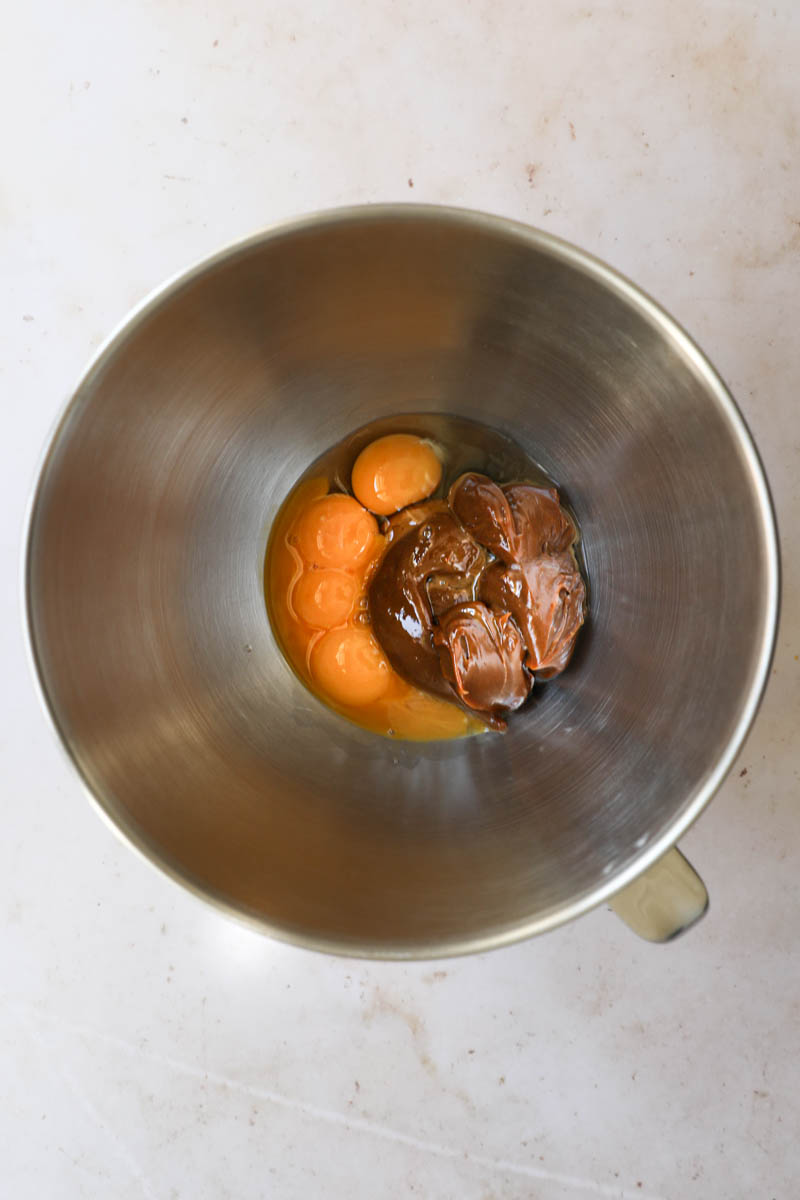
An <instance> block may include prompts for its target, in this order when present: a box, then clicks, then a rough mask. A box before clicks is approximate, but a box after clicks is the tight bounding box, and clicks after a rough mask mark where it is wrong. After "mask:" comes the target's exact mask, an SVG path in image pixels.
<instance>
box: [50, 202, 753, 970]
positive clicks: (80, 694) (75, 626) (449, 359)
mask: <svg viewBox="0 0 800 1200" xmlns="http://www.w3.org/2000/svg"><path fill="white" fill-rule="evenodd" d="M437 414H453V415H455V416H457V417H460V418H464V419H466V420H473V421H479V422H482V423H484V424H489V425H491V426H492V427H494V428H495V429H496V430H497V431H498V432H500V433H502V434H504V435H506V436H508V437H511V438H512V439H513V440H514V441H515V442H516V443H517V444H518V445H519V446H520V447H521V448H522V450H523V451H524V452H525V453H526V454H528V455H529V456H531V457H532V458H534V459H535V460H536V461H538V462H539V463H540V464H541V465H542V467H543V468H544V470H545V471H546V472H547V473H548V474H549V475H550V476H551V477H552V478H554V479H555V480H556V481H557V482H558V484H559V485H560V486H561V488H562V489H563V491H564V494H565V496H566V497H567V499H568V500H569V502H570V504H571V505H572V507H573V508H574V510H575V512H576V513H577V515H578V518H579V521H580V525H581V529H582V533H583V550H584V555H585V561H586V566H587V570H588V574H589V580H590V586H591V620H590V623H589V626H588V627H587V628H586V629H585V630H584V631H583V633H582V635H581V638H580V642H579V648H578V651H577V653H576V655H575V658H574V660H573V663H572V665H571V667H570V669H569V670H568V671H567V672H566V673H565V674H564V675H563V676H562V677H561V678H560V679H558V680H556V681H554V682H552V683H550V684H548V685H547V686H546V687H542V688H541V689H540V690H539V691H538V694H537V695H536V697H535V699H534V701H533V702H532V703H531V704H530V705H529V707H528V708H527V709H526V710H524V711H523V712H522V713H521V714H519V715H518V716H517V718H516V719H515V720H514V721H513V722H512V723H511V727H510V729H509V732H508V734H507V735H505V736H496V735H486V736H482V737H478V738H472V739H466V740H463V741H458V742H443V743H430V744H415V743H402V742H396V741H390V740H387V739H384V738H380V737H377V736H375V735H372V734H369V733H366V732H365V731H363V730H360V729H358V728H357V727H355V726H353V725H352V724H350V723H348V722H347V721H345V720H344V719H343V718H341V717H339V716H337V715H336V714H334V713H332V712H330V711H329V710H328V709H326V708H325V707H324V706H323V705H322V704H321V703H320V702H319V701H317V700H316V699H315V698H314V697H313V696H312V695H311V694H310V693H309V692H308V691H306V689H305V688H304V687H303V685H302V684H301V683H300V682H299V681H298V680H297V679H296V677H295V676H294V674H293V673H292V671H291V670H290V669H289V667H288V666H287V664H286V662H285V661H284V660H283V657H282V655H281V653H280V651H279V650H278V648H277V646H276V644H275V641H274V638H273V636H272V632H271V629H270V626H269V623H268V619H267V616H266V610H265V603H264V594H263V582H262V568H263V558H264V551H265V546H266V541H267V536H268V532H269V528H270V523H271V521H272V519H273V517H274V515H275V513H276V512H277V510H278V508H279V506H280V504H281V503H282V501H283V500H284V498H285V496H286V494H287V492H288V491H289V489H290V488H291V486H292V485H293V484H294V483H295V482H296V480H297V479H298V477H299V476H300V475H301V474H302V473H303V471H304V470H305V469H306V467H307V466H308V464H309V462H310V461H311V460H313V459H314V458H316V457H317V456H318V455H320V454H321V453H323V452H324V451H325V450H327V449H328V448H329V447H330V446H331V445H333V444H334V443H336V442H338V441H339V440H340V439H342V438H343V437H345V436H347V435H348V434H349V433H351V432H352V431H353V430H355V429H358V428H360V427H361V426H363V425H365V424H367V423H369V422H373V421H375V420H381V419H386V420H387V421H388V420H390V419H391V418H397V417H399V418H400V420H401V423H403V424H404V427H406V428H411V429H413V428H415V427H416V425H415V423H416V424H417V425H419V426H420V427H424V425H425V422H430V421H435V420H436V419H437ZM776 588H777V583H776V562H775V537H774V528H773V525H772V518H771V513H770V509H769V502H768V498H767V493H766V488H765V485H764V482H763V478H762V475H761V472H760V468H759V466H758V463H757V459H756V456H755V453H754V451H753V448H752V445H751V443H750V441H749V438H748V436H747V433H746V431H745V429H744V427H743V425H742V423H741V420H740V419H739V417H738V414H737V413H736V410H735V408H734V406H733V404H732V402H731V401H730V399H729V397H728V396H727V394H726V393H725V390H724V388H723V387H722V385H721V383H720V382H719V380H718V379H717V377H716V376H715V375H714V373H713V371H712V370H711V368H710V367H709V366H708V364H707V363H706V362H705V360H704V359H703V358H702V356H701V355H700V354H699V352H698V351H697V350H696V348H695V347H693V345H692V344H691V343H690V342H689V341H688V339H686V338H685V337H684V335H683V334H681V332H680V331H679V330H678V329H677V328H676V327H675V326H674V325H673V324H672V323H671V322H670V321H669V319H668V318H666V317H664V315H663V314H661V313H660V312H659V311H658V310H657V309H656V308H655V307H654V306H652V305H651V304H650V303H649V302H648V301H646V300H645V299H644V298H643V297H641V295H640V294H639V293H637V292H636V291H635V289H633V288H631V287H630V286H629V285H627V284H625V283H624V282H623V281H621V280H619V279H618V278H617V277H616V276H614V275H613V273H611V272H610V271H608V270H607V269H605V268H603V267H601V266H600V265H598V264H595V263H594V262H593V261H591V260H589V259H587V258H586V257H585V256H583V255H581V254H580V253H579V252H578V251H575V250H573V249H571V248H569V247H565V246H564V245H563V244H561V243H558V242H555V241H554V240H552V239H550V238H548V237H547V236H546V235H542V234H536V233H534V232H532V231H527V230H524V229H523V228H521V227H518V226H514V225H511V224H510V223H507V222H500V221H494V220H491V219H488V218H482V217H478V216H476V215H473V214H463V213H454V212H447V211H444V210H431V209H414V208H409V209H404V208H398V209H391V210H381V209H373V210H362V211H355V212H349V213H339V214H333V215H331V216H328V217H323V218H318V219H316V220H314V221H309V222H301V223H299V224H297V225H295V226H292V227H289V228H287V229H284V230H279V231H277V232H275V233H271V234H266V235H264V236H263V237H261V238H259V239H256V240H254V241H250V242H249V243H246V244H244V245H242V246H240V247H238V248H235V249H233V250H232V251H229V252H226V253H225V254H223V255H221V256H219V257H217V258H216V259H214V260H212V261H210V262H209V263H207V264H205V265H203V266H202V267H200V268H198V269H196V270H194V271H193V272H191V273H189V274H188V275H187V276H185V277H183V278H182V279H180V280H178V281H177V282H176V283H173V284H172V285H170V286H169V287H168V288H166V289H165V290H163V291H162V292H161V293H160V294H158V295H157V296H156V297H155V298H154V299H153V300H152V301H151V302H149V303H148V304H147V305H146V306H145V307H144V308H143V309H142V310H140V311H139V312H138V313H137V314H136V315H135V316H134V317H133V318H132V319H131V320H130V321H129V322H128V324H127V325H126V326H125V327H124V328H123V330H122V331H121V332H120V333H119V334H118V335H116V337H115V338H114V339H113V340H112V341H111V342H110V344H109V345H108V346H107V347H106V349H105V350H104V351H103V353H102V354H101V355H100V356H99V358H98V359H97V360H96V362H95V363H94V365H93V366H92V367H91V369H90V370H89V372H88V373H87V375H86V376H85V378H84V380H83V382H82V383H81V385H80V387H79V388H78V391H77V393H76V395H75V397H74V399H73V401H72V403H71V405H70V407H69V409H68V410H67V412H66V415H65V417H64V419H63V421H62V423H61V425H60V427H59V430H58V432H57V434H56V436H55V439H54V441H53V444H52V447H51V450H50V453H49V456H48V458H47V461H46V464H45V467H44V470H43V474H42V478H41V480H40V484H39V489H38V493H37V496H36V499H35V503H34V509H33V515H32V521H31V529H30V540H29V558H28V603H29V616H30V629H31V639H32V644H33V648H34V653H35V658H36V662H37V667H38V671H39V675H40V679H41V683H42V687H43V690H44V693H45V696H46V699H47V702H48V704H49V706H50V709H51V712H52V714H53V717H54V719H55V722H56V725H57V727H58V729H59V731H60V733H61V736H62V738H63V740H64V741H65V743H66V745H67V748H68V750H69V752H70V754H71V755H72V757H73V759H74V761H75V763H76V764H77V766H78V768H79V770H80V771H81V773H82V774H83V776H84V778H85V780H86V781H87V783H88V785H89V787H90V788H91V790H92V791H93V793H94V795H95V796H96V798H97V799H98V801H99V803H100V804H101V805H102V807H103V808H104V809H105V810H106V812H107V813H108V814H109V815H110V816H111V817H112V818H113V820H114V821H115V822H116V823H117V825H118V826H120V828H121V829H122V830H123V831H124V832H125V833H126V834H127V835H128V837H129V838H131V839H132V840H133V841H134V842H135V843H136V844H137V845H138V846H139V847H140V848H142V849H144V850H145V852H146V853H147V854H148V855H149V856H150V857H151V858H153V859H154V860H155V861H156V862H158V863H159V864H160V865H161V866H163V867H165V868H166V869H167V870H169V871H171V872H172V873H174V874H175V875H176V876H177V877H179V878H180V879H181V880H183V881H184V882H186V883H188V884H189V885H190V886H193V887H195V888H197V889H199V890H201V891H202V892H203V893H204V894H206V895H209V896H211V897H212V898H214V899H216V900H217V901H219V902H220V903H222V904H224V905H226V906H229V907H231V908H233V909H234V910H236V911H237V912H240V913H243V914H245V915H249V916H251V917H254V918H255V919H256V920H258V921H260V922H262V923H263V924H264V925H265V926H266V927H267V928H269V929H271V930H272V931H274V932H276V933H278V934H280V935H282V936H286V937H290V938H293V939H297V940H299V941H302V942H304V943H306V944H309V945H314V946H319V947H322V948H326V949H333V950H341V951H343V952H353V953H382V954H388V955H405V954H433V953H446V952H448V951H455V950H463V949H471V948H477V947H479V946H484V945H490V944H496V943H497V942H500V941H503V940H508V939H511V938H513V937H518V936H522V935H524V934H527V933H531V932H535V931H537V930H540V929H543V928H546V927H548V926H549V925H551V924H553V923H555V922H556V921H559V920H562V919H565V918H566V917H568V916H572V915H575V914H576V913H577V912H579V911H581V910H582V909H583V908H585V907H588V906H589V905H590V904H591V903H593V902H595V901H596V900H598V899H600V898H601V897H602V896H603V895H604V894H605V893H606V892H608V891H609V890H610V889H611V888H612V887H613V885H614V884H615V882H616V883H619V882H622V881H624V880H625V879H626V878H627V877H628V875H630V874H631V873H632V872H633V871H634V870H635V869H636V867H637V866H638V865H643V864H644V863H645V862H647V861H648V860H649V859H652V858H653V857H654V856H655V855H656V854H657V853H659V852H660V851H661V850H663V849H664V848H665V847H666V845H667V844H668V843H669V842H670V841H671V840H672V839H673V838H674V837H676V836H677V835H678V833H680V832H681V830H682V829H683V828H684V827H685V826H686V825H687V824H688V822H689V821H690V820H691V819H692V817H693V816H694V815H696V813H697V811H699V808H700V807H702V804H703V803H704V802H705V801H706V800H707V798H708V796H709V795H710V793H711V791H712V790H713V788H714V786H715V785H716V783H718V782H719V779H720V777H721V774H722V773H723V772H724V770H725V768H726V767H727V766H728V765H729V763H730V760H731V758H732V756H733V754H734V753H735V751H736V748H737V746H738V744H739V742H740V741H741V739H742V737H743V736H744V733H745V731H746V727H747V724H748V722H749V720H750V719H751V717H752V714H753V710H754V707H755V704H756V703H757V699H758V695H759V692H760V689H761V686H762V684H763V680H764V675H765V672H766V668H767V663H768V658H769V653H770V649H771V644H772V637H773V630H774V621H775V607H776Z"/></svg>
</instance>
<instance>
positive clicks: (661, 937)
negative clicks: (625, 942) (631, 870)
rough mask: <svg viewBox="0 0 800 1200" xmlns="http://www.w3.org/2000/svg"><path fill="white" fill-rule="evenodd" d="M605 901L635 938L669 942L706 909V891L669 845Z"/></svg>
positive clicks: (689, 926)
mask: <svg viewBox="0 0 800 1200" xmlns="http://www.w3.org/2000/svg"><path fill="white" fill-rule="evenodd" d="M609 904H610V905H611V907H612V908H613V910H614V912H615V913H616V914H617V916H618V917H621V918H622V920H623V921H624V922H625V924H626V925H628V926H630V928H631V929H632V930H633V932H634V933H638V935H639V937H642V938H646V939H647V941H648V942H669V941H671V940H672V938H674V937H677V936H678V934H679V933H684V932H685V930H687V929H691V927H692V925H694V924H695V923H696V922H697V921H699V920H700V918H701V917H702V916H703V914H704V913H705V911H706V909H707V908H708V892H707V891H706V885H705V884H704V883H703V881H702V879H701V878H700V876H699V875H698V874H697V872H696V871H695V869H694V867H693V866H692V865H691V863H690V862H688V861H687V860H686V859H685V858H684V857H683V855H682V854H681V852H680V850H677V849H675V848H673V849H672V850H668V851H667V853H666V854H665V855H664V857H663V858H660V859H659V860H658V862H657V863H654V864H653V866H652V867H650V869H649V870H647V871H644V872H643V873H642V874H641V875H640V876H639V877H638V878H637V879H634V881H633V883H629V884H628V886H627V887H625V888H623V889H622V891H621V892H617V894H616V896H612V897H611V900H610V901H609Z"/></svg>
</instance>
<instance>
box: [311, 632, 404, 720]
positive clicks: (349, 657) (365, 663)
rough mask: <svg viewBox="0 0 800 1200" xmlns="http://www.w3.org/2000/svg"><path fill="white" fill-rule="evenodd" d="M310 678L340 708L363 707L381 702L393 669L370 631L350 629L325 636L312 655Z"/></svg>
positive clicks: (316, 645) (315, 646)
mask: <svg viewBox="0 0 800 1200" xmlns="http://www.w3.org/2000/svg"><path fill="white" fill-rule="evenodd" d="M310 666H311V674H312V676H313V677H314V679H315V680H316V682H317V683H318V684H319V686H320V688H322V689H323V690H324V691H325V692H327V693H328V695H329V696H330V697H331V698H332V699H333V700H335V701H337V702H338V703H339V704H349V705H352V706H353V707H356V708H357V707H360V706H361V705H363V704H372V703H373V702H374V701H375V700H379V699H380V697H381V696H382V695H383V694H384V692H385V691H386V689H387V688H388V686H389V684H390V682H391V678H392V669H391V667H390V666H389V663H388V661H387V659H386V657H385V655H384V653H383V651H382V650H381V648H380V646H379V645H378V643H377V642H376V641H375V638H374V637H373V636H372V634H371V633H370V632H369V630H367V629H358V628H353V627H347V628H344V629H331V630H330V631H329V632H328V633H325V634H323V636H322V637H321V638H320V639H319V641H318V642H316V644H315V645H314V647H313V649H312V651H311V662H310Z"/></svg>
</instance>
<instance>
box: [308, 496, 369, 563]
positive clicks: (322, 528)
mask: <svg viewBox="0 0 800 1200" xmlns="http://www.w3.org/2000/svg"><path fill="white" fill-rule="evenodd" d="M377 536H378V527H377V525H376V523H375V518H374V517H373V516H372V515H371V514H370V513H368V512H367V511H366V509H364V508H363V507H362V505H360V504H359V503H358V501H357V500H354V499H353V497H352V496H345V495H344V494H342V493H339V492H333V493H332V494H331V495H329V496H323V497H322V499H320V500H315V501H314V502H313V504H310V505H309V506H308V508H307V509H306V510H305V512H304V513H303V514H302V516H301V517H300V519H299V520H298V522H297V525H296V528H295V536H294V540H295V544H296V546H297V549H298V550H299V552H300V554H301V555H302V557H303V558H304V559H305V561H306V563H308V565H309V566H311V567H350V568H352V567H356V566H359V565H360V564H362V563H364V562H365V561H366V560H367V558H368V557H369V555H370V552H371V551H372V550H373V549H374V547H375V539H376V538H377Z"/></svg>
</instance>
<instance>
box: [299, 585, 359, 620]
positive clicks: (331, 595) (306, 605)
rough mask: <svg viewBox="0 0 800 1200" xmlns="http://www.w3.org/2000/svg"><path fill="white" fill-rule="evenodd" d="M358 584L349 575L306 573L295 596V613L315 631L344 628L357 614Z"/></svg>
mask: <svg viewBox="0 0 800 1200" xmlns="http://www.w3.org/2000/svg"><path fill="white" fill-rule="evenodd" d="M357 596H358V581H357V580H356V578H355V576H353V575H348V574H347V573H346V572H345V571H306V572H305V573H304V574H303V575H301V576H300V578H299V579H298V581H297V583H296V584H295V586H294V591H293V592H292V604H293V606H294V611H295V612H296V613H297V615H298V617H299V618H300V620H301V621H305V623H306V625H310V626H311V628H312V629H333V627H334V625H343V624H344V622H345V621H346V620H347V618H348V617H349V616H350V613H351V612H352V611H353V609H354V607H355V603H356V598H357Z"/></svg>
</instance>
